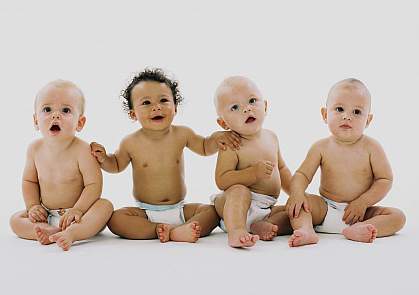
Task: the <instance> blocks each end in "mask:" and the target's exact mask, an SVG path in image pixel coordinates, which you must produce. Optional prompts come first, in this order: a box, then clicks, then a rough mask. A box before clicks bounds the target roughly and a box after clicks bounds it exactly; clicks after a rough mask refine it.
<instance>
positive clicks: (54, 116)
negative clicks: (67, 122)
mask: <svg viewBox="0 0 419 295" xmlns="http://www.w3.org/2000/svg"><path fill="white" fill-rule="evenodd" d="M52 118H53V119H59V118H60V112H54V113H52Z"/></svg>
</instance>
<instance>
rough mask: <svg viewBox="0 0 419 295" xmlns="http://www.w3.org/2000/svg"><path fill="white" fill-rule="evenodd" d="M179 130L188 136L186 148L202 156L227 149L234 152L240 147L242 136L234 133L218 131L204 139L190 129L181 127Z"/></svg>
mask: <svg viewBox="0 0 419 295" xmlns="http://www.w3.org/2000/svg"><path fill="white" fill-rule="evenodd" d="M179 128H181V129H182V131H183V132H184V133H185V134H186V140H187V142H186V146H187V147H188V148H189V149H190V150H192V151H194V152H195V153H197V154H199V155H201V156H209V155H212V154H215V153H216V152H217V151H218V150H219V149H220V150H226V149H227V147H229V148H230V149H232V150H236V149H239V147H240V142H241V140H240V136H239V135H238V134H237V133H235V132H232V131H216V132H214V133H213V134H211V135H210V136H208V137H205V138H204V137H203V136H201V135H198V134H196V133H195V132H194V131H193V130H192V129H190V128H188V127H184V126H181V127H179Z"/></svg>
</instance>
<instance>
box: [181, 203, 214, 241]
mask: <svg viewBox="0 0 419 295" xmlns="http://www.w3.org/2000/svg"><path fill="white" fill-rule="evenodd" d="M183 213H184V214H185V220H186V222H187V223H191V222H198V224H199V227H200V232H201V233H200V237H206V236H208V235H209V234H210V233H211V232H212V231H213V230H214V228H216V227H217V225H218V223H219V221H220V219H219V217H218V215H217V212H216V211H215V207H214V206H212V205H205V204H186V205H185V207H184V208H183Z"/></svg>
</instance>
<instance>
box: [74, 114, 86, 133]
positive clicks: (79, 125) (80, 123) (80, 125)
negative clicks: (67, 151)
mask: <svg viewBox="0 0 419 295" xmlns="http://www.w3.org/2000/svg"><path fill="white" fill-rule="evenodd" d="M84 124H86V117H85V116H80V118H79V120H78V122H77V128H76V130H77V132H80V131H81V130H82V129H83V127H84Z"/></svg>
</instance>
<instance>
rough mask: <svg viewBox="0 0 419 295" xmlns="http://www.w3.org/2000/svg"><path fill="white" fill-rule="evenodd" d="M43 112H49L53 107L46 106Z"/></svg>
mask: <svg viewBox="0 0 419 295" xmlns="http://www.w3.org/2000/svg"><path fill="white" fill-rule="evenodd" d="M42 112H44V113H49V112H51V108H50V107H44V108H43V109H42Z"/></svg>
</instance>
